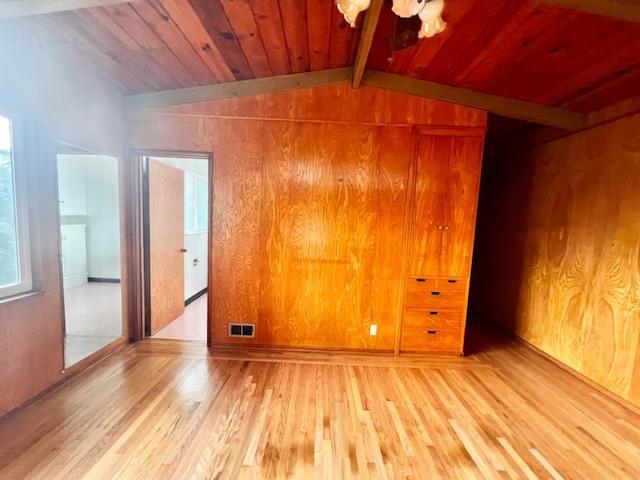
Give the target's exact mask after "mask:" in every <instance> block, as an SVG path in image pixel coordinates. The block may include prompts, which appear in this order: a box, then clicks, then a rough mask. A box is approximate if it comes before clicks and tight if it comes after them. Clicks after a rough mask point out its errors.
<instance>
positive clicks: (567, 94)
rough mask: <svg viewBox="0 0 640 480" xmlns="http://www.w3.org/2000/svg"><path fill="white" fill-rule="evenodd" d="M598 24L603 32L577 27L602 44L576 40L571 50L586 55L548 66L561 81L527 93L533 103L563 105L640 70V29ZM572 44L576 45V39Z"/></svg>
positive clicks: (543, 83)
mask: <svg viewBox="0 0 640 480" xmlns="http://www.w3.org/2000/svg"><path fill="white" fill-rule="evenodd" d="M603 20H605V21H603ZM595 21H597V23H599V24H601V27H600V28H598V27H597V26H596V25H585V24H584V22H583V23H582V24H580V25H578V24H576V25H575V27H576V28H579V27H582V28H586V29H590V30H591V32H593V35H598V34H599V35H600V38H601V39H602V41H599V42H595V43H594V42H593V41H592V39H589V40H587V41H584V42H583V43H580V42H578V41H577V40H576V41H575V43H572V44H571V50H575V51H580V50H581V51H582V54H577V55H565V56H564V57H565V58H556V59H554V60H555V61H554V62H553V63H551V62H549V63H547V65H548V66H547V69H548V70H549V71H551V72H553V74H554V75H555V76H556V77H557V78H558V79H559V81H557V82H556V83H555V84H552V83H549V82H544V81H541V82H539V84H538V85H536V86H535V89H534V90H531V91H529V92H526V94H527V95H528V96H529V97H530V98H531V99H532V100H533V101H535V102H540V103H547V104H549V105H560V104H562V103H565V102H566V101H567V100H569V99H570V98H572V97H575V96H576V94H578V95H580V94H581V92H580V91H581V89H586V90H593V89H597V88H598V87H599V86H601V85H602V84H603V83H607V82H610V81H612V80H615V79H616V78H618V77H621V76H624V75H625V74H628V73H629V72H631V71H633V70H635V69H637V68H638V67H639V62H640V25H632V24H628V25H617V23H618V22H615V21H610V20H609V21H606V19H602V18H597V17H596V18H595ZM612 23H613V24H612ZM572 31H573V30H572ZM599 32H601V33H599ZM605 39H606V40H605ZM568 41H569V42H574V40H573V39H570V40H568ZM563 60H564V61H563ZM636 91H638V90H637V89H636ZM638 93H640V91H638Z"/></svg>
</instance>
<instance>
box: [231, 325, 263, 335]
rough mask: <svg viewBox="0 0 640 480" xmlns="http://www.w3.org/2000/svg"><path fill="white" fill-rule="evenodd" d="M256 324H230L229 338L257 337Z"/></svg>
mask: <svg viewBox="0 0 640 480" xmlns="http://www.w3.org/2000/svg"><path fill="white" fill-rule="evenodd" d="M255 332H256V324H255V323H230V324H229V336H230V337H249V338H253V337H255V336H256V333H255Z"/></svg>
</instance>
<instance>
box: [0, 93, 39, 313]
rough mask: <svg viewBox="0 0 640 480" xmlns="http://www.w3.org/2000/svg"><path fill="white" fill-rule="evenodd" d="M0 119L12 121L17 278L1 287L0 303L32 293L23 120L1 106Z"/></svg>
mask: <svg viewBox="0 0 640 480" xmlns="http://www.w3.org/2000/svg"><path fill="white" fill-rule="evenodd" d="M0 116H3V117H5V118H8V119H9V121H10V122H11V157H12V158H11V167H12V174H13V188H14V192H13V197H14V207H15V219H16V230H17V235H16V237H17V238H16V246H17V250H18V276H19V280H20V281H19V282H18V283H16V284H13V285H7V286H0V302H2V301H5V300H9V299H11V297H15V296H18V295H22V294H25V293H29V292H31V291H32V290H33V273H32V264H31V241H30V236H29V213H28V203H29V202H28V196H27V195H28V192H27V167H26V157H25V155H24V152H23V149H22V145H23V139H24V133H23V129H22V117H21V116H20V115H19V114H18V113H16V112H15V111H13V110H11V109H8V108H6V107H4V106H2V105H0Z"/></svg>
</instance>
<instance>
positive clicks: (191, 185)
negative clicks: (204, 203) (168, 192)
mask: <svg viewBox="0 0 640 480" xmlns="http://www.w3.org/2000/svg"><path fill="white" fill-rule="evenodd" d="M195 194H196V192H195V182H194V176H193V175H191V174H190V173H186V172H185V174H184V231H185V232H186V233H190V232H193V231H195V229H196V195H195Z"/></svg>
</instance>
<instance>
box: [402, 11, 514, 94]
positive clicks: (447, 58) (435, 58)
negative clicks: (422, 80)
mask: <svg viewBox="0 0 640 480" xmlns="http://www.w3.org/2000/svg"><path fill="white" fill-rule="evenodd" d="M504 5H505V1H504V0H500V1H492V2H487V1H473V0H460V1H459V2H455V3H454V5H452V6H451V7H450V6H449V5H448V4H447V5H446V6H445V10H444V19H445V21H447V22H448V25H447V29H446V30H445V31H444V32H442V33H441V34H440V35H438V36H444V37H443V42H442V44H441V46H440V48H438V45H437V44H435V43H434V42H432V40H434V39H433V38H432V39H428V40H424V41H422V42H421V43H420V44H419V49H420V50H421V52H420V53H418V52H416V55H415V57H416V60H415V61H416V62H418V60H419V59H420V58H422V56H423V55H424V54H423V53H422V51H424V50H425V49H430V50H433V52H431V54H430V57H431V60H430V62H429V66H428V71H429V73H430V75H431V76H432V78H433V79H434V80H433V81H436V82H440V81H441V79H442V78H443V77H444V75H446V73H447V72H448V70H449V69H451V68H453V66H454V65H453V64H454V62H455V60H456V59H457V58H458V57H459V56H462V55H463V54H464V52H466V50H467V49H469V48H470V47H471V45H474V44H475V43H476V42H481V41H482V40H481V35H482V33H483V32H484V31H485V30H486V28H487V26H488V25H489V23H490V22H491V21H492V19H494V18H495V17H496V16H497V15H498V13H499V12H500V10H501V9H502V8H504ZM454 6H455V7H456V8H455V9H454V8H453V7H454ZM458 9H459V10H458ZM478 19H482V20H481V21H478ZM458 32H464V35H459V34H458ZM438 36H436V37H434V38H437V37H438ZM472 55H473V53H471V56H472ZM412 60H413V59H412ZM398 73H402V72H398ZM418 75H420V74H418Z"/></svg>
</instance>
